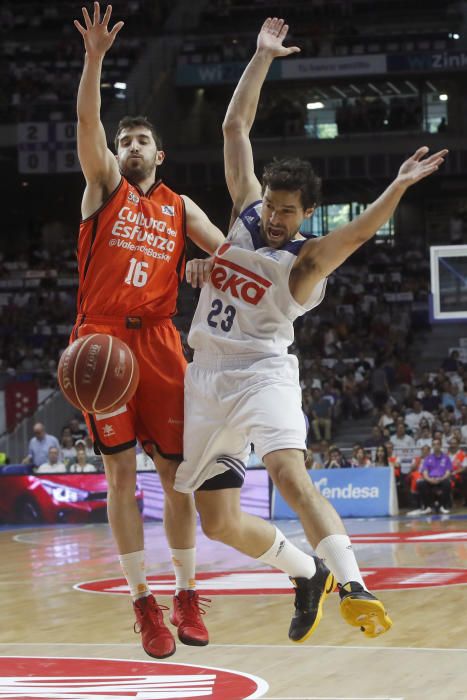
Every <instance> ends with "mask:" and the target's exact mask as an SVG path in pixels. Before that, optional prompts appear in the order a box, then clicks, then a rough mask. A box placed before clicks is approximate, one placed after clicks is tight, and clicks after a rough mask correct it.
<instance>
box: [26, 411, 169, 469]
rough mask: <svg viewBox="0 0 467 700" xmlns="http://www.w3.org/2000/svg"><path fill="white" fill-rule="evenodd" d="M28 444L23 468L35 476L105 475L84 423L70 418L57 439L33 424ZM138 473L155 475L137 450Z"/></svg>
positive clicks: (150, 463) (140, 451) (148, 459)
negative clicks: (25, 467)
mask: <svg viewBox="0 0 467 700" xmlns="http://www.w3.org/2000/svg"><path fill="white" fill-rule="evenodd" d="M32 431H33V435H32V437H31V439H30V440H29V444H28V451H27V455H26V456H25V457H24V459H23V464H24V465H30V466H31V468H32V470H33V472H34V473H35V474H77V473H97V472H103V471H104V465H103V461H102V458H101V456H100V454H98V451H97V452H96V450H95V448H94V444H93V439H92V437H91V436H90V435H89V434H88V431H87V428H86V423H85V422H84V420H83V419H82V417H80V418H72V419H71V420H70V421H69V422H68V423H67V424H66V425H64V426H63V428H62V431H61V434H60V436H59V437H57V436H55V435H52V434H50V433H48V432H47V429H46V426H45V425H44V424H43V423H35V425H34V426H33V429H32ZM136 461H137V469H138V471H154V470H155V465H154V462H153V461H152V459H151V458H150V457H149V456H148V455H147V454H146V453H145V452H144V451H143V450H142V448H141V446H138V447H137V457H136Z"/></svg>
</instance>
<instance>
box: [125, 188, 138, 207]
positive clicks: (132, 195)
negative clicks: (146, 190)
mask: <svg viewBox="0 0 467 700" xmlns="http://www.w3.org/2000/svg"><path fill="white" fill-rule="evenodd" d="M128 200H129V201H130V202H133V203H134V204H139V197H138V195H137V194H136V193H135V192H133V190H130V191H129V192H128Z"/></svg>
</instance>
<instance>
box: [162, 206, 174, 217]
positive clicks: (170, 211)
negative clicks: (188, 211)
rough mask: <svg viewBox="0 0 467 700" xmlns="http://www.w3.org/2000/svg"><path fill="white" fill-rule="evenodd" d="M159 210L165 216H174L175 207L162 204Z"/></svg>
mask: <svg viewBox="0 0 467 700" xmlns="http://www.w3.org/2000/svg"><path fill="white" fill-rule="evenodd" d="M161 210H162V213H163V214H165V215H166V216H175V207H171V206H170V205H169V204H163V205H162V206H161Z"/></svg>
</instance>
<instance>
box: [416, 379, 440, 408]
mask: <svg viewBox="0 0 467 700" xmlns="http://www.w3.org/2000/svg"><path fill="white" fill-rule="evenodd" d="M421 402H422V406H423V410H424V411H428V412H429V413H434V412H435V411H437V410H438V408H439V405H440V403H441V399H440V397H439V396H438V395H437V394H434V393H433V387H432V386H431V384H426V386H425V387H424V388H423V396H422V398H421Z"/></svg>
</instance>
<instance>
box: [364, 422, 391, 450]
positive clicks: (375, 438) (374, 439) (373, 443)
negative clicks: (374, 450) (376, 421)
mask: <svg viewBox="0 0 467 700" xmlns="http://www.w3.org/2000/svg"><path fill="white" fill-rule="evenodd" d="M385 442H386V439H385V437H384V433H383V431H382V430H381V428H380V427H379V426H377V425H374V426H373V428H372V429H371V435H370V437H369V438H368V439H367V440H365V443H364V445H363V446H364V447H379V446H380V445H384V443H385Z"/></svg>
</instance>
